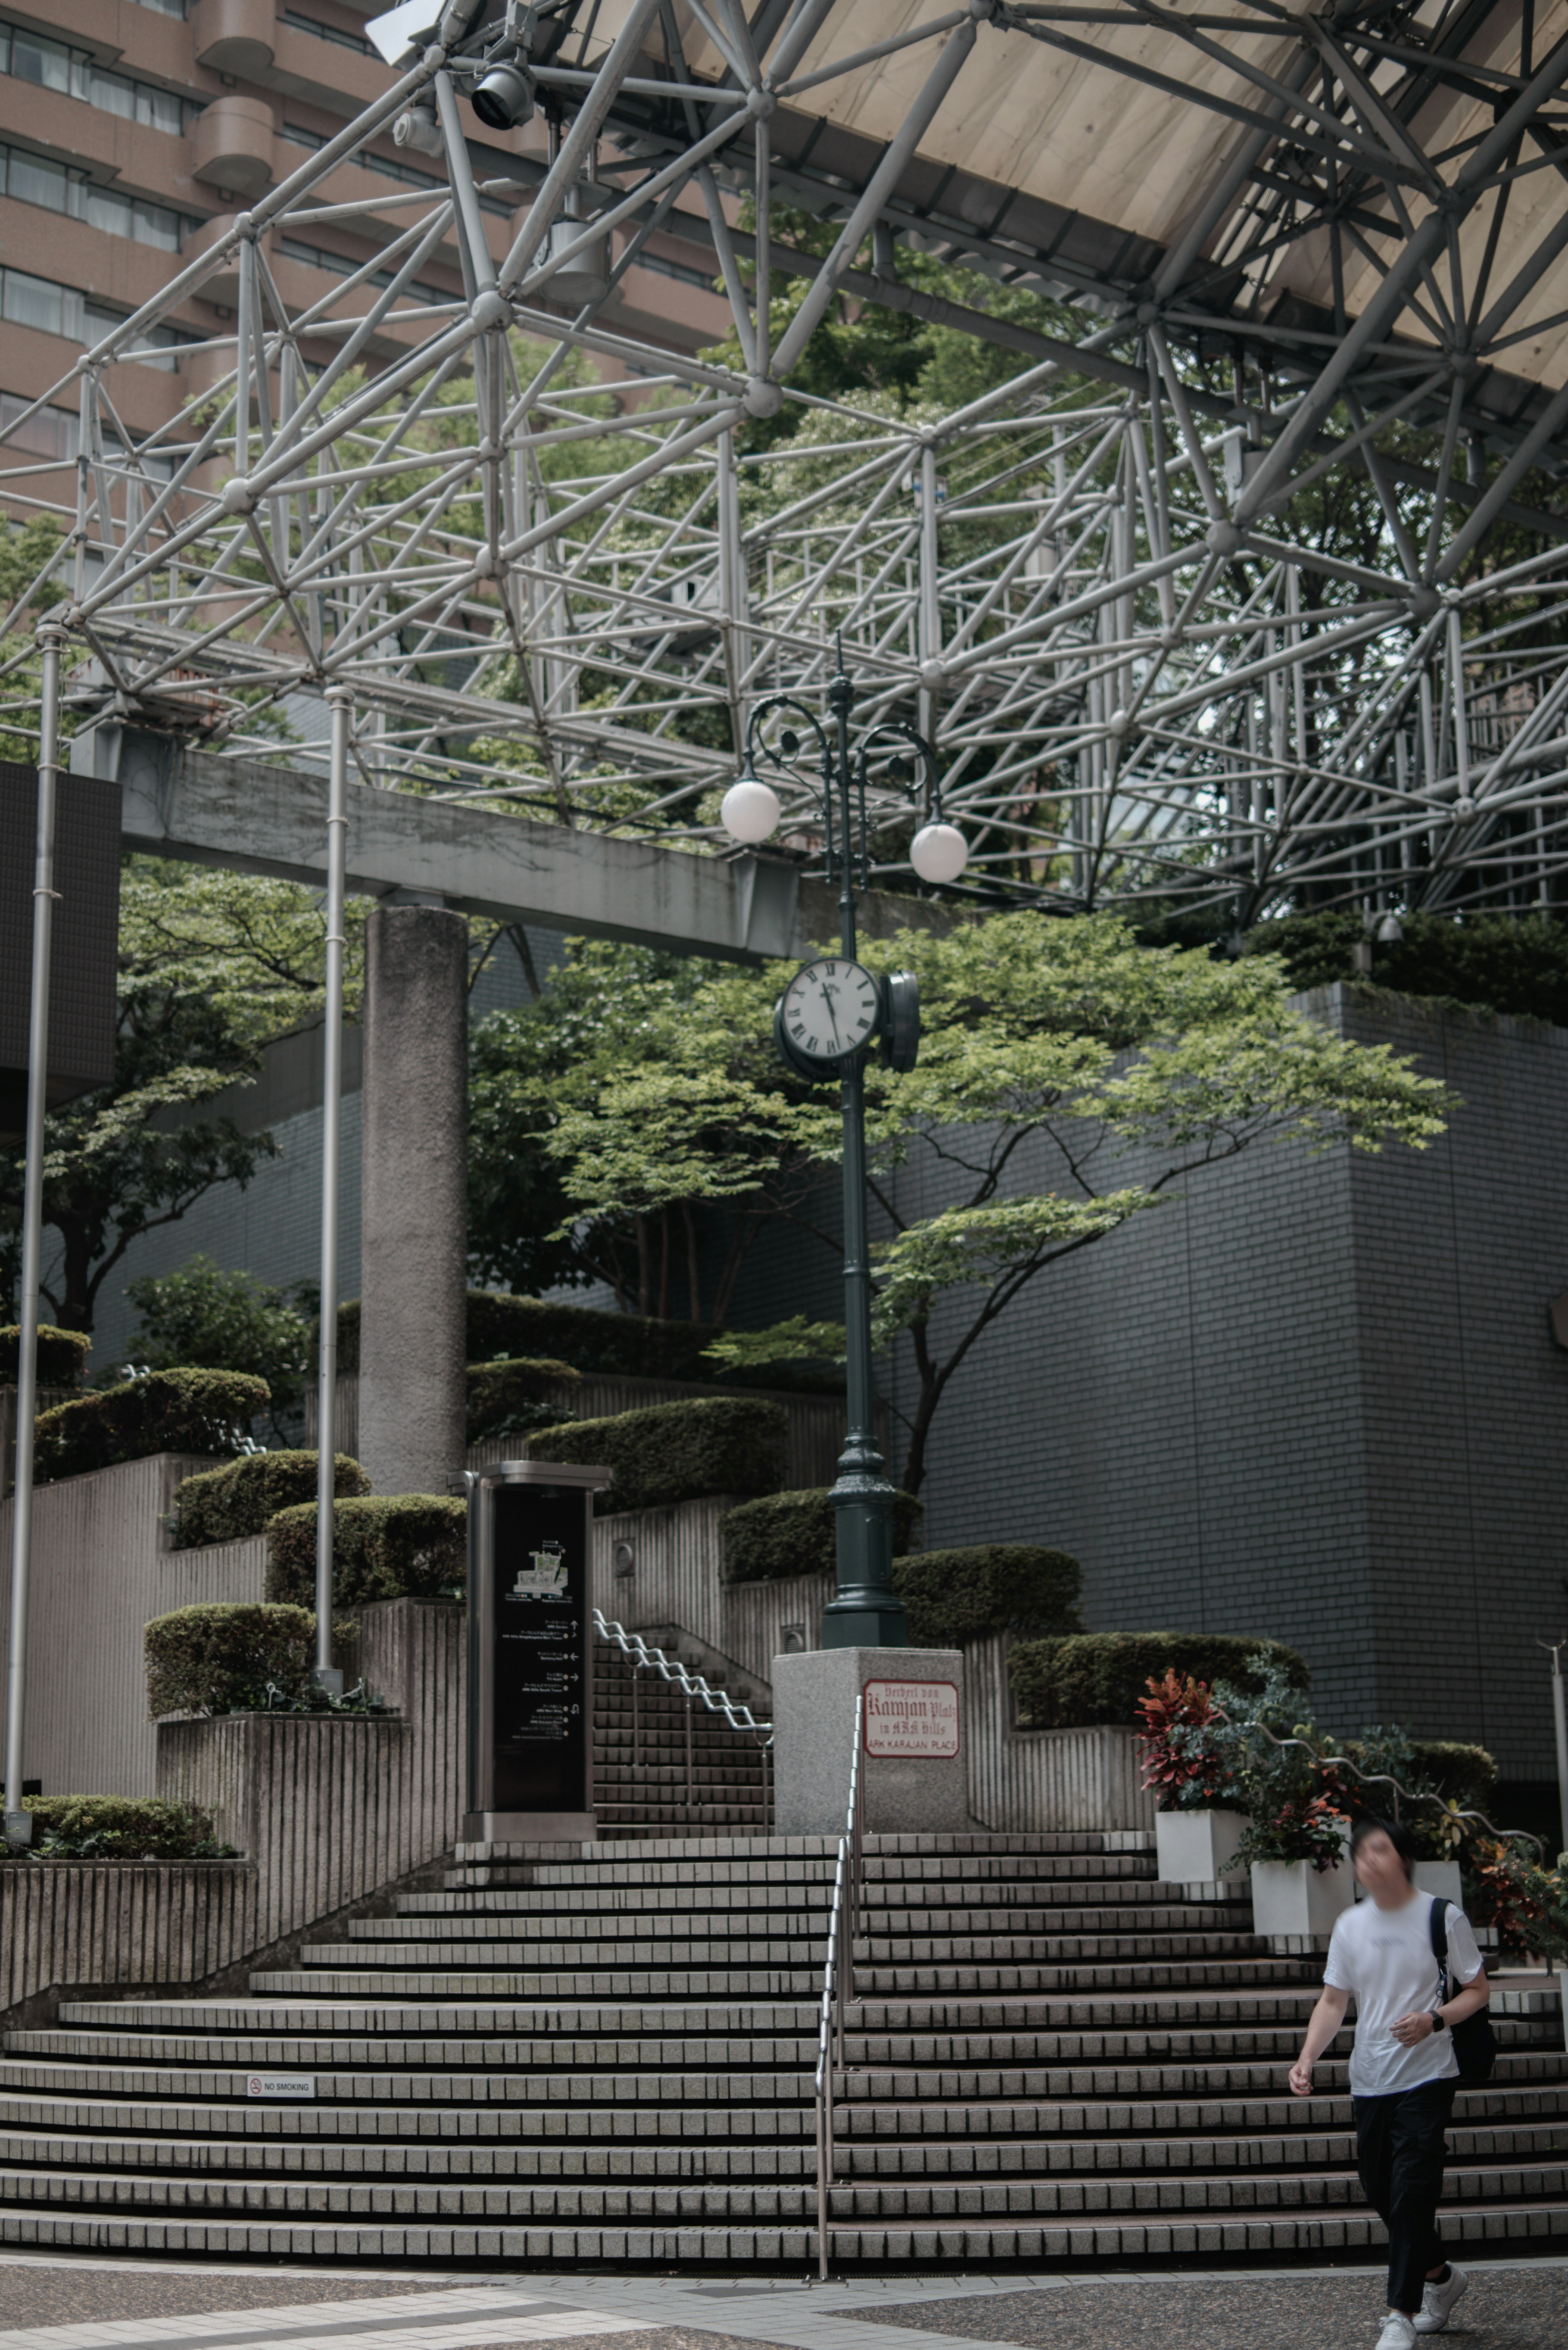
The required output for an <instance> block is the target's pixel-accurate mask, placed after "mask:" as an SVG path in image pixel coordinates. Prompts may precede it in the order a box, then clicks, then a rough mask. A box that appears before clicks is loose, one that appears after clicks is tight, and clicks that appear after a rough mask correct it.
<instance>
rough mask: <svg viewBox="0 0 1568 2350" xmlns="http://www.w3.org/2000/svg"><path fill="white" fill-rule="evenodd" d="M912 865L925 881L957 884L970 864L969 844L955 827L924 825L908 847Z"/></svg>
mask: <svg viewBox="0 0 1568 2350" xmlns="http://www.w3.org/2000/svg"><path fill="white" fill-rule="evenodd" d="M909 862H910V864H911V865H912V866H913V867H914V868H915V870H916V872H917V873H918V874H919V877H920V879H921V880H922V881H956V880H957V879H958V878H959V875H960V874H961V872H962V871H963V869H964V867H965V866H966V865H967V864H968V863H969V843H968V841H967V840H966V839H965V838H964V837H963V835H962V833H961V831H960V830H959V828H958V827H957V825H955V824H923V825H922V826H921V827H920V829H919V832H918V833H916V835H915V837H914V838H913V840H911V841H910V843H909Z"/></svg>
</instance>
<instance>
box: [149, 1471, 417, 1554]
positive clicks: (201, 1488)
mask: <svg viewBox="0 0 1568 2350" xmlns="http://www.w3.org/2000/svg"><path fill="white" fill-rule="evenodd" d="M318 1458H319V1456H318V1455H317V1453H315V1452H313V1451H312V1452H248V1453H246V1454H244V1456H243V1458H241V1459H240V1460H238V1461H228V1462H227V1463H226V1464H225V1466H224V1467H223V1468H222V1469H203V1470H202V1471H201V1473H200V1475H198V1476H195V1477H187V1478H185V1479H184V1480H183V1481H182V1482H181V1483H180V1484H179V1485H178V1486H177V1487H176V1488H175V1492H174V1509H173V1513H172V1515H171V1519H170V1529H169V1530H170V1539H171V1543H172V1544H173V1547H174V1548H175V1549H176V1550H194V1549H196V1548H197V1547H198V1545H199V1544H202V1543H221V1542H239V1541H240V1540H241V1539H242V1538H243V1537H244V1535H246V1534H264V1533H265V1531H266V1526H267V1522H268V1520H269V1519H271V1518H275V1516H276V1515H277V1513H278V1512H279V1510H286V1509H288V1508H289V1507H290V1505H291V1504H293V1503H299V1502H306V1501H309V1502H314V1500H315V1498H316V1475H317V1460H318ZM334 1458H335V1460H336V1461H337V1475H336V1482H335V1491H336V1492H337V1494H338V1495H339V1497H340V1498H341V1497H344V1496H347V1495H348V1494H350V1493H368V1492H369V1490H370V1480H369V1477H367V1476H366V1474H365V1471H363V1469H361V1468H360V1466H359V1463H358V1461H351V1460H350V1459H349V1457H348V1453H347V1452H339V1453H337V1454H335V1456H334Z"/></svg>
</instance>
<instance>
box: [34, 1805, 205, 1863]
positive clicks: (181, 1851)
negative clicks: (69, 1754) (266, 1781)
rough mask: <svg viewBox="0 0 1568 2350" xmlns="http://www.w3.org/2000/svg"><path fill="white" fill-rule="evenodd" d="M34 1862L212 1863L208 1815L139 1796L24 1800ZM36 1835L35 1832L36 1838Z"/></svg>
mask: <svg viewBox="0 0 1568 2350" xmlns="http://www.w3.org/2000/svg"><path fill="white" fill-rule="evenodd" d="M22 1809H23V1810H24V1811H25V1812H31V1814H32V1815H33V1833H34V1836H35V1839H36V1841H35V1842H34V1845H33V1846H32V1850H33V1853H34V1855H35V1856H36V1857H37V1858H38V1859H40V1860H218V1859H222V1858H223V1857H225V1856H227V1855H228V1854H229V1853H231V1852H232V1851H233V1849H234V1847H233V1846H230V1845H221V1844H219V1843H218V1842H217V1841H216V1839H215V1837H214V1835H213V1814H212V1813H211V1812H208V1811H203V1810H202V1807H201V1805H200V1804H166V1803H160V1802H156V1801H154V1800H153V1799H152V1798H151V1797H144V1796H140V1795H24V1796H23V1798H22ZM40 1831H41V1833H40Z"/></svg>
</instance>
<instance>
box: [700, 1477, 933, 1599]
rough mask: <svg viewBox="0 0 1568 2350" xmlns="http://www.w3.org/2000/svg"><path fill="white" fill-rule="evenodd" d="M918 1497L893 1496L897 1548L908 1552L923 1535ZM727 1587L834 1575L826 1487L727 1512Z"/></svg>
mask: <svg viewBox="0 0 1568 2350" xmlns="http://www.w3.org/2000/svg"><path fill="white" fill-rule="evenodd" d="M920 1509H921V1505H920V1503H919V1502H918V1501H917V1500H916V1499H915V1496H914V1494H913V1493H895V1494H894V1496H893V1546H894V1548H895V1549H896V1550H904V1549H907V1548H908V1546H909V1544H910V1543H912V1542H913V1541H914V1539H915V1536H916V1535H917V1534H918V1533H919V1525H920ZM720 1534H721V1539H722V1545H723V1555H722V1558H721V1560H720V1563H719V1576H720V1580H721V1582H723V1583H780V1582H782V1581H783V1580H784V1577H785V1576H786V1575H831V1574H832V1573H833V1572H834V1569H835V1567H836V1565H837V1559H838V1534H837V1522H836V1517H835V1514H834V1509H833V1504H832V1503H831V1502H830V1501H829V1499H828V1488H827V1487H826V1485H821V1486H808V1487H807V1489H806V1490H805V1492H794V1493H768V1494H765V1495H764V1496H763V1499H762V1500H761V1501H757V1502H742V1503H740V1504H739V1505H738V1506H737V1507H736V1508H735V1509H732V1510H729V1511H726V1513H725V1515H724V1522H723V1524H722V1527H721V1529H720Z"/></svg>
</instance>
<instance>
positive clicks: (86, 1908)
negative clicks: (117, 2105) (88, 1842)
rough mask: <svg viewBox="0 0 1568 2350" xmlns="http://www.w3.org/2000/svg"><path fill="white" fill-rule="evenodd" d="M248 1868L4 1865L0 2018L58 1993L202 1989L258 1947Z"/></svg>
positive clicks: (184, 1863) (156, 1863)
mask: <svg viewBox="0 0 1568 2350" xmlns="http://www.w3.org/2000/svg"><path fill="white" fill-rule="evenodd" d="M255 1897H256V1877H255V1871H254V1868H252V1867H251V1866H249V1864H248V1863H247V1862H245V1861H238V1860H219V1861H197V1860H151V1861H114V1860H109V1861H105V1860H95V1861H72V1860H51V1861H5V1862H0V2011H3V2010H5V2009H6V2008H12V2007H16V2006H18V2005H19V2004H20V2003H21V2002H23V2001H24V2000H28V1999H32V1998H34V1997H36V1994H37V1993H38V1992H39V1991H45V1990H48V1989H50V1988H51V1987H59V1988H61V1989H64V1988H65V1987H67V1985H72V1986H77V1987H80V1988H87V1987H89V1986H98V1987H101V1988H103V1989H105V1990H108V1989H109V1988H111V1987H113V1986H115V1985H124V1984H131V1983H144V1984H149V1985H151V1984H160V1985H167V1986H168V1987H169V1988H170V1989H173V1988H175V1987H176V1986H178V1985H180V1984H182V1983H192V1982H200V1981H202V1979H203V1977H205V1976H207V1975H212V1974H215V1973H217V1971H218V1970H219V1969H220V1968H222V1967H226V1966H230V1965H232V1964H233V1963H234V1960H237V1959H239V1958H241V1957H243V1956H244V1953H245V1952H246V1951H247V1950H252V1949H254V1946H255V1941H256V1931H255V1926H256V1898H255Z"/></svg>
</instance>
